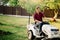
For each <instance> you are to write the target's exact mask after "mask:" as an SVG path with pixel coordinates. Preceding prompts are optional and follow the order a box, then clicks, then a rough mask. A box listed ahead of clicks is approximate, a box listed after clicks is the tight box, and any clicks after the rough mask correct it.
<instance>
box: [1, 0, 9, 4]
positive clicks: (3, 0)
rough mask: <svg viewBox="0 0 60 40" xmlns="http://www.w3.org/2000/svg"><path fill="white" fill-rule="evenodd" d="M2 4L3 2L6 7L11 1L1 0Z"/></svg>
mask: <svg viewBox="0 0 60 40" xmlns="http://www.w3.org/2000/svg"><path fill="white" fill-rule="evenodd" d="M1 2H2V5H5V4H7V3H8V2H9V0H1Z"/></svg>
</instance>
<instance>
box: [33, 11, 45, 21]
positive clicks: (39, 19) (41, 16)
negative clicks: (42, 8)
mask: <svg viewBox="0 0 60 40" xmlns="http://www.w3.org/2000/svg"><path fill="white" fill-rule="evenodd" d="M43 17H44V15H43V13H42V12H40V13H39V14H37V13H35V14H34V20H38V21H42V18H43Z"/></svg>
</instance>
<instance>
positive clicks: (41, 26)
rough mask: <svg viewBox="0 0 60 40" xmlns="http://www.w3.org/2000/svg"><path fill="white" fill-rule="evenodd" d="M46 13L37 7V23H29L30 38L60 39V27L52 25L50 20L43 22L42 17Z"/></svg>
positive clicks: (32, 39) (35, 16)
mask: <svg viewBox="0 0 60 40" xmlns="http://www.w3.org/2000/svg"><path fill="white" fill-rule="evenodd" d="M43 17H44V14H43V13H42V12H41V11H40V8H39V7H37V8H36V11H35V13H34V16H33V18H34V21H35V24H32V23H29V24H28V25H27V30H28V39H29V40H34V39H35V38H39V39H40V40H49V39H50V40H60V31H59V29H58V28H56V27H54V26H51V25H50V24H49V23H48V22H43V20H42V18H43Z"/></svg>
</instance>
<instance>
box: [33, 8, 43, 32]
mask: <svg viewBox="0 0 60 40" xmlns="http://www.w3.org/2000/svg"><path fill="white" fill-rule="evenodd" d="M43 17H44V13H43V12H41V10H40V7H36V10H35V13H34V17H33V18H34V21H35V24H36V26H40V33H41V31H42V29H41V27H42V24H43V20H42V18H43ZM39 24H40V25H39Z"/></svg>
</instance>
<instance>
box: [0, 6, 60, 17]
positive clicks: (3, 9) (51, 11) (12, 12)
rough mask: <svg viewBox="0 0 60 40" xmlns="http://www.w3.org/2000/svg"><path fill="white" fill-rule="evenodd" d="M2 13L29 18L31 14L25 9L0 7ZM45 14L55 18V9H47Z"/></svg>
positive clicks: (59, 15)
mask: <svg viewBox="0 0 60 40" xmlns="http://www.w3.org/2000/svg"><path fill="white" fill-rule="evenodd" d="M0 13H3V14H8V15H24V16H28V15H29V14H28V13H27V11H26V10H25V9H23V8H22V7H8V6H0ZM58 13H59V14H58V17H60V9H59V11H58ZM44 14H45V16H47V17H53V16H54V9H49V10H47V9H45V10H44Z"/></svg>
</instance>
